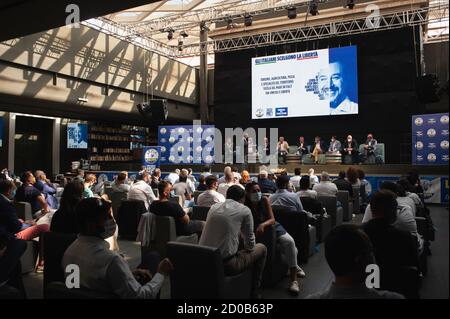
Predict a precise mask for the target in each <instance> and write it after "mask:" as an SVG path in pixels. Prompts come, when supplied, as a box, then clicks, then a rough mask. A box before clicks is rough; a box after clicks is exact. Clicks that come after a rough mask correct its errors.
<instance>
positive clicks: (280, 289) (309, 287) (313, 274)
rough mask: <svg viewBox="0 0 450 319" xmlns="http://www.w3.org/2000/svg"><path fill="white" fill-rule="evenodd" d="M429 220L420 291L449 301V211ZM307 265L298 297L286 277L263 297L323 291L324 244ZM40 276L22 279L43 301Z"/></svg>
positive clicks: (129, 246) (328, 277) (130, 254)
mask: <svg viewBox="0 0 450 319" xmlns="http://www.w3.org/2000/svg"><path fill="white" fill-rule="evenodd" d="M431 211H432V217H433V220H434V223H435V226H436V228H437V231H436V241H435V242H434V243H432V247H431V248H432V253H433V255H432V256H430V258H429V259H428V275H427V276H426V277H425V278H424V279H423V285H422V289H421V296H422V298H449V290H448V279H449V278H448V272H449V265H448V260H449V248H448V240H449V232H448V231H449V230H448V227H449V220H448V214H449V211H448V209H446V208H445V207H440V206H439V207H437V206H436V207H432V208H431ZM361 218H362V216H357V217H356V219H355V220H354V222H356V223H358V222H359V221H360V220H361ZM119 245H120V249H121V251H123V252H125V254H126V258H127V260H128V262H129V264H130V267H131V268H132V269H133V268H135V267H136V266H137V265H138V263H139V261H140V246H139V243H135V242H131V241H120V242H119ZM317 249H318V252H317V253H316V254H314V255H313V256H312V257H311V258H310V259H309V261H308V263H307V264H306V265H303V269H304V270H305V272H306V274H307V276H306V278H304V279H302V280H301V281H300V288H301V292H300V295H299V296H298V297H291V296H290V295H289V294H288V292H287V284H288V277H286V278H285V279H284V280H283V281H281V282H280V283H279V284H278V285H277V286H275V287H273V288H270V289H264V290H263V291H262V295H263V297H264V298H268V299H272V298H274V299H278V298H304V297H305V296H307V295H309V294H311V293H315V292H318V291H322V290H324V289H326V288H327V287H328V286H329V285H330V283H331V282H332V280H333V274H332V272H331V270H330V269H329V268H328V265H327V263H326V260H325V256H324V251H323V245H319V246H318V247H317ZM42 277H43V275H42V274H34V273H32V274H28V275H25V276H24V283H25V287H26V289H27V293H28V297H29V298H42ZM169 297H170V283H169V280H166V282H165V284H164V286H163V289H162V291H161V298H162V299H167V298H169Z"/></svg>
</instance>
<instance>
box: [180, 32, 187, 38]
mask: <svg viewBox="0 0 450 319" xmlns="http://www.w3.org/2000/svg"><path fill="white" fill-rule="evenodd" d="M180 36H182V37H183V38H187V37H188V36H189V34H187V33H186V31H181V32H180Z"/></svg>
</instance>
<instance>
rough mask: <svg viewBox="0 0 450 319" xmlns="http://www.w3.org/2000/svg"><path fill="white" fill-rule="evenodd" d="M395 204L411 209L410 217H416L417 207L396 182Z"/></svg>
mask: <svg viewBox="0 0 450 319" xmlns="http://www.w3.org/2000/svg"><path fill="white" fill-rule="evenodd" d="M397 202H398V205H399V206H408V207H410V208H411V212H412V215H413V216H414V217H416V216H417V206H416V203H415V202H414V200H413V199H412V198H411V197H409V196H408V195H407V193H406V190H405V188H404V187H403V185H402V184H401V183H399V182H397Z"/></svg>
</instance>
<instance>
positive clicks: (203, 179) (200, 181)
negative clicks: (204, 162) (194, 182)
mask: <svg viewBox="0 0 450 319" xmlns="http://www.w3.org/2000/svg"><path fill="white" fill-rule="evenodd" d="M208 176H210V175H208ZM216 179H217V177H216ZM207 189H208V186H207V185H206V177H205V175H200V177H199V179H198V186H197V190H198V191H199V192H203V191H206V190H207Z"/></svg>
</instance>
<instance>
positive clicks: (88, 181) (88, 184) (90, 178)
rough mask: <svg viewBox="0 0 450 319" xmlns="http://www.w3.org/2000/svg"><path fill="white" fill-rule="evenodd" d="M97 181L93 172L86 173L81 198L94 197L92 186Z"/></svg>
mask: <svg viewBox="0 0 450 319" xmlns="http://www.w3.org/2000/svg"><path fill="white" fill-rule="evenodd" d="M95 183H97V177H96V176H95V175H94V174H87V175H86V178H85V179H84V191H83V198H91V197H94V192H93V191H92V187H93V186H94V185H95Z"/></svg>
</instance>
